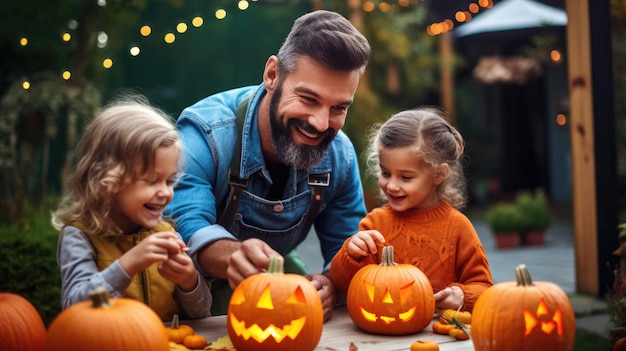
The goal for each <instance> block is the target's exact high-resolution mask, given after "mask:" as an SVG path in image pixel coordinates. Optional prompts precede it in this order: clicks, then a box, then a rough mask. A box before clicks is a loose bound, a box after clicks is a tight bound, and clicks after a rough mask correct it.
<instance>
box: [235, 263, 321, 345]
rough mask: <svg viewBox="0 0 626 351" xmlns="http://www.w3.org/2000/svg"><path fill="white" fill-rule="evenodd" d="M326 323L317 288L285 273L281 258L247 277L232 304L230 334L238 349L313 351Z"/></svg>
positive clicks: (299, 276) (308, 282) (294, 275)
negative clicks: (265, 269)
mask: <svg viewBox="0 0 626 351" xmlns="http://www.w3.org/2000/svg"><path fill="white" fill-rule="evenodd" d="M323 325H324V313H323V310H322V301H321V299H320V296H319V294H318V292H317V289H315V287H314V286H313V284H311V282H310V281H309V280H308V279H306V278H305V277H303V276H301V275H297V274H284V273H283V266H282V260H281V259H280V258H271V259H270V261H269V267H268V269H267V272H265V273H259V274H255V275H252V276H249V277H248V278H246V279H244V280H243V281H242V282H241V283H240V284H239V285H238V286H237V287H236V288H235V290H234V291H233V294H232V296H231V298H230V302H229V305H228V316H227V326H228V336H229V337H230V340H231V341H232V343H233V346H235V348H236V349H237V350H238V351H247V350H257V351H263V350H272V351H292V350H298V351H311V350H313V349H315V347H316V346H317V344H318V343H319V340H320V337H321V336H322V327H323Z"/></svg>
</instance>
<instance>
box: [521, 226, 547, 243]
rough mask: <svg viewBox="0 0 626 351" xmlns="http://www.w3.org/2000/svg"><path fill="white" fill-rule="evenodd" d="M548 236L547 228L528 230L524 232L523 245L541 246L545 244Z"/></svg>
mask: <svg viewBox="0 0 626 351" xmlns="http://www.w3.org/2000/svg"><path fill="white" fill-rule="evenodd" d="M545 237H546V231H545V230H528V231H525V232H523V233H522V245H525V246H540V245H543V243H544V241H545Z"/></svg>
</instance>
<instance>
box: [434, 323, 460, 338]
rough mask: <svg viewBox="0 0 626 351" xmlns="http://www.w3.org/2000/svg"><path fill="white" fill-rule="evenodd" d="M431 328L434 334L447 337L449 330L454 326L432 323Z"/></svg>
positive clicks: (454, 326)
mask: <svg viewBox="0 0 626 351" xmlns="http://www.w3.org/2000/svg"><path fill="white" fill-rule="evenodd" d="M432 328H433V332H435V333H436V334H441V335H449V334H448V333H449V332H450V330H452V329H454V328H456V325H454V324H447V323H441V322H435V323H433V326H432Z"/></svg>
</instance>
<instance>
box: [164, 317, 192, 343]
mask: <svg viewBox="0 0 626 351" xmlns="http://www.w3.org/2000/svg"><path fill="white" fill-rule="evenodd" d="M165 330H166V331H167V338H168V340H169V341H173V342H175V343H177V344H182V343H183V340H185V337H186V336H187V335H192V334H195V331H194V330H193V328H192V327H191V326H189V325H184V324H180V320H179V317H178V315H177V314H175V315H174V317H173V318H172V323H171V325H170V327H168V328H165Z"/></svg>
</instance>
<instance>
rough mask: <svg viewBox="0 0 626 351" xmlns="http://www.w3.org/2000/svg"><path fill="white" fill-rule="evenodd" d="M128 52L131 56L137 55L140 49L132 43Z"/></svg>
mask: <svg viewBox="0 0 626 351" xmlns="http://www.w3.org/2000/svg"><path fill="white" fill-rule="evenodd" d="M129 52H130V55H131V56H137V55H139V53H140V52H141V49H139V46H137V45H133V46H131V48H130V50H129Z"/></svg>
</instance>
